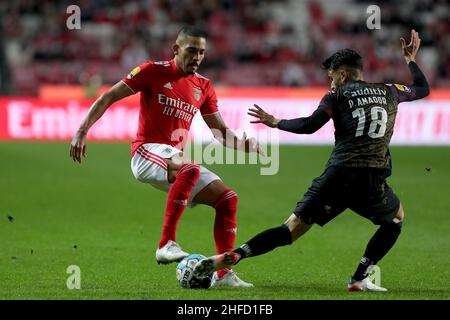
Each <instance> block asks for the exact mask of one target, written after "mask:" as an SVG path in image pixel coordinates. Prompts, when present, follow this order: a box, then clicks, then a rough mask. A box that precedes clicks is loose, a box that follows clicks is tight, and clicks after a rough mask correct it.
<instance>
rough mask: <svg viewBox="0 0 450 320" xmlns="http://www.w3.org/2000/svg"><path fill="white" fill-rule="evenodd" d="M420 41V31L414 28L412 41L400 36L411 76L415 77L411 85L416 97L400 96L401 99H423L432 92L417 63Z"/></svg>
mask: <svg viewBox="0 0 450 320" xmlns="http://www.w3.org/2000/svg"><path fill="white" fill-rule="evenodd" d="M420 41H421V40H420V37H419V33H418V32H416V31H415V30H414V29H413V30H411V41H410V42H409V44H406V41H405V39H404V38H400V43H401V46H402V52H403V56H404V58H405V61H406V63H407V64H408V68H409V71H410V72H411V76H412V78H413V84H412V85H411V87H412V88H413V89H414V90H413V93H414V97H412V98H408V97H406V98H405V99H402V98H401V97H400V99H399V100H401V101H407V100H416V99H421V98H424V97H426V96H428V95H429V94H430V87H429V85H428V82H427V79H426V77H425V75H424V74H423V72H422V71H421V70H420V68H419V66H418V65H417V63H416V54H417V51H418V50H419V47H420Z"/></svg>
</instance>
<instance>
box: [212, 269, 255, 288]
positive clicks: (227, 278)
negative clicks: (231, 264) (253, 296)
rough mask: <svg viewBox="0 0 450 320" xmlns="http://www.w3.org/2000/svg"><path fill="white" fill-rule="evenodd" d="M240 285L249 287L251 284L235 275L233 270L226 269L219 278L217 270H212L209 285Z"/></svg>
mask: <svg viewBox="0 0 450 320" xmlns="http://www.w3.org/2000/svg"><path fill="white" fill-rule="evenodd" d="M225 286H228V287H235V288H236V287H240V288H251V287H253V284H251V283H248V282H245V281H243V280H241V279H239V277H238V276H237V274H236V272H234V271H233V270H229V269H227V270H226V274H225V275H224V276H223V277H222V278H220V279H219V277H218V275H217V272H214V274H213V277H212V282H211V287H225Z"/></svg>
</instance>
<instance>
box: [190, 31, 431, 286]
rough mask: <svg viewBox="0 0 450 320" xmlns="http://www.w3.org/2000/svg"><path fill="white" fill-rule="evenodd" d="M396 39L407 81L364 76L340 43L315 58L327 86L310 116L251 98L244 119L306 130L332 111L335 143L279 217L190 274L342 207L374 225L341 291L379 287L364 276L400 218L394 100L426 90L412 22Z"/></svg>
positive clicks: (233, 259)
mask: <svg viewBox="0 0 450 320" xmlns="http://www.w3.org/2000/svg"><path fill="white" fill-rule="evenodd" d="M400 41H401V46H402V50H403V55H404V58H405V60H406V63H407V65H408V68H409V70H410V72H411V75H412V78H413V82H414V83H413V84H412V85H410V86H405V85H400V84H383V83H367V82H365V81H364V79H363V73H362V58H361V56H360V55H359V54H358V53H356V52H355V51H353V50H350V49H344V50H340V51H338V52H336V53H334V54H333V55H332V56H330V57H329V58H328V59H326V60H325V61H324V62H323V64H322V67H323V68H324V69H326V70H327V72H328V77H329V78H330V80H331V91H329V92H328V93H327V94H326V95H325V96H324V97H323V98H322V100H321V102H320V104H319V107H318V108H317V110H315V111H314V113H313V114H312V115H311V116H309V117H305V118H298V119H292V120H279V119H276V118H275V117H273V116H272V115H270V114H268V113H266V112H265V111H264V110H263V109H261V108H260V107H258V106H256V105H255V108H251V109H249V114H250V115H251V116H253V117H255V118H256V120H255V121H252V123H264V124H265V125H267V126H269V127H272V128H278V129H280V130H285V131H289V132H293V133H298V134H311V133H314V132H315V131H317V130H318V129H320V128H321V127H322V126H323V125H324V124H325V123H327V122H328V121H329V120H330V119H333V122H334V127H335V146H334V149H333V152H332V154H331V157H330V159H329V161H328V164H327V165H326V169H325V171H324V172H323V174H322V175H321V176H320V177H318V178H316V179H314V181H313V182H312V185H311V187H310V188H309V189H308V191H307V192H306V193H305V195H304V196H303V198H302V199H301V200H300V201H299V202H298V203H297V206H296V207H295V209H294V212H293V214H292V215H291V216H290V217H289V218H288V219H287V221H286V222H285V223H284V224H282V225H281V226H279V227H276V228H273V229H268V230H266V231H264V232H262V233H259V234H258V235H256V236H255V237H253V238H252V239H250V240H249V241H247V242H246V243H244V244H243V245H242V246H240V247H239V248H237V249H235V250H234V251H231V252H227V253H224V254H220V255H217V256H212V257H209V258H206V259H204V260H201V261H200V262H199V263H198V264H197V265H196V266H195V270H194V273H195V274H197V275H199V276H201V275H204V274H207V273H209V272H212V271H213V270H218V269H221V268H225V267H228V266H230V265H234V264H237V263H238V262H239V261H241V260H242V259H244V258H248V257H254V256H258V255H261V254H264V253H267V252H269V251H271V250H273V249H275V248H277V247H280V246H284V245H288V244H291V243H293V242H294V241H295V240H297V239H298V238H299V237H301V236H302V235H303V234H305V233H306V232H307V231H308V230H309V229H310V228H311V226H312V225H313V224H314V223H316V224H318V225H320V226H324V225H325V224H327V223H328V222H329V221H331V220H332V219H334V218H335V217H336V216H338V215H339V214H340V213H342V212H343V211H344V210H346V209H347V208H350V209H351V210H353V211H354V212H356V213H357V214H359V215H361V216H363V217H364V218H367V219H369V220H370V221H372V222H373V223H374V224H376V225H379V228H378V230H377V231H376V232H375V234H374V235H373V236H372V238H371V239H370V241H369V243H368V244H367V247H366V250H365V252H364V255H363V257H362V258H361V260H360V263H359V265H358V267H357V268H356V270H355V273H354V274H353V276H352V277H351V278H350V280H349V282H348V287H347V288H348V291H387V289H385V288H382V287H380V286H377V285H375V284H374V283H372V282H371V281H370V279H369V272H370V270H371V269H372V268H373V266H374V265H375V264H377V263H378V262H379V261H380V260H381V259H382V258H383V257H384V256H385V255H386V254H387V253H388V252H389V250H390V249H391V248H392V246H393V245H394V244H395V242H396V240H397V238H398V236H399V235H400V232H401V229H402V221H403V218H404V212H403V209H402V206H401V203H400V200H399V199H398V197H397V196H396V195H395V193H394V192H393V190H392V189H391V187H390V186H389V185H388V184H387V183H386V178H387V177H389V176H390V175H391V157H390V154H389V142H390V140H391V137H392V134H393V128H394V123H395V116H396V114H397V105H398V104H399V103H401V102H405V101H413V100H417V99H421V98H424V97H426V96H427V95H428V94H429V87H428V83H427V80H426V78H425V76H424V75H423V73H422V72H421V70H420V69H419V67H418V66H417V64H416V62H415V56H416V53H417V51H418V49H419V46H420V38H419V34H418V33H417V32H415V31H414V30H412V31H411V42H410V43H409V44H408V45H407V44H406V43H405V40H404V39H403V38H401V39H400Z"/></svg>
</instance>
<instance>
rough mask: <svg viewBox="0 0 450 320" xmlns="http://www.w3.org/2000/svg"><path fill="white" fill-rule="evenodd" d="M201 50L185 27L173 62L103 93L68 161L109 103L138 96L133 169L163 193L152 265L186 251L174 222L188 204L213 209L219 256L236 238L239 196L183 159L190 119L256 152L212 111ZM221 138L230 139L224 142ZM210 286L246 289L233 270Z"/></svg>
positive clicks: (141, 69)
mask: <svg viewBox="0 0 450 320" xmlns="http://www.w3.org/2000/svg"><path fill="white" fill-rule="evenodd" d="M205 50H206V34H205V33H204V32H203V31H202V30H200V29H198V28H196V27H184V28H183V29H182V30H181V31H180V32H179V34H178V37H177V39H176V43H175V44H174V45H173V51H174V55H175V56H174V58H173V59H172V60H170V61H161V62H154V61H147V62H145V63H143V64H141V65H139V66H138V67H136V68H134V69H133V70H132V71H131V72H130V74H128V76H127V77H125V78H123V79H122V80H121V81H119V82H118V83H116V84H115V85H114V86H112V87H111V88H110V89H109V90H108V91H107V92H106V93H104V94H103V95H102V96H100V97H99V98H98V99H97V100H96V101H95V102H94V104H93V105H92V107H91V108H90V110H89V112H88V114H87V116H86V118H85V119H84V120H83V122H82V123H81V125H80V128H79V129H78V131H77V133H76V134H75V136H74V138H73V140H72V143H71V146H70V156H71V157H72V158H73V160H74V161H77V162H80V163H81V158H82V156H83V157H85V156H86V136H87V133H88V130H89V128H91V126H92V125H93V124H94V123H95V122H96V121H97V120H98V119H99V118H100V117H101V116H102V115H103V113H104V112H105V111H106V109H107V108H108V107H109V106H110V105H112V104H113V103H114V102H116V101H118V100H120V99H123V98H125V97H127V96H129V95H132V94H136V93H137V92H140V93H141V96H140V113H139V127H138V132H137V137H136V139H135V140H134V141H133V142H132V146H131V157H132V159H131V170H132V172H133V174H134V176H135V177H136V179H137V180H139V181H141V182H144V183H149V184H151V185H152V186H153V187H155V188H158V189H161V190H163V191H167V192H168V196H167V202H166V208H165V213H164V224H163V229H162V234H161V238H160V242H159V246H158V249H157V250H156V260H157V262H158V263H171V262H174V261H180V260H182V259H183V258H184V257H185V256H187V255H188V253H186V252H184V251H183V250H182V249H181V247H180V246H179V245H178V244H177V243H176V242H175V240H176V237H175V236H176V230H177V225H178V221H179V219H180V218H181V215H182V214H183V211H184V209H185V208H186V206H187V205H189V204H206V205H209V206H211V207H213V208H214V209H215V211H216V217H215V222H214V239H215V243H216V252H217V254H221V253H224V252H227V251H230V250H232V249H233V246H234V243H235V238H236V211H237V203H238V196H237V194H236V193H235V192H234V191H233V190H232V189H231V188H229V187H227V186H226V185H225V184H224V183H223V181H222V180H221V179H220V178H219V177H218V176H217V175H215V174H214V173H212V172H211V171H209V170H208V169H206V168H204V167H203V166H200V165H198V164H195V163H193V162H191V161H189V160H188V159H184V158H183V153H182V150H183V147H184V145H185V143H186V138H187V133H188V130H189V128H190V126H191V122H192V119H193V118H194V115H195V114H196V113H197V112H198V111H200V113H201V115H202V117H203V119H204V120H205V122H206V124H207V125H208V127H209V128H210V129H211V131H212V132H213V134H214V136H215V138H216V139H218V140H219V141H221V142H222V143H223V144H224V145H225V146H227V147H231V148H235V149H240V150H245V151H246V152H258V151H259V150H260V149H259V145H258V144H257V143H256V141H255V140H254V139H247V138H246V137H245V135H244V137H243V138H242V139H240V138H238V137H237V136H235V135H234V133H232V132H230V130H229V129H228V128H227V126H226V125H225V123H224V121H223V119H222V117H221V115H220V113H219V110H218V108H217V98H216V94H215V91H214V88H213V86H212V83H211V81H210V80H209V79H207V78H205V77H203V76H201V75H200V74H198V73H197V69H198V67H199V66H200V64H201V62H202V60H203V58H204V55H205ZM225 137H231V141H230V139H225ZM213 285H215V286H219V285H225V286H233V287H250V286H252V284H250V283H246V282H244V281H242V280H241V279H239V278H238V277H237V275H236V273H235V272H234V271H232V270H231V269H225V270H220V271H218V272H216V273H214V275H213Z"/></svg>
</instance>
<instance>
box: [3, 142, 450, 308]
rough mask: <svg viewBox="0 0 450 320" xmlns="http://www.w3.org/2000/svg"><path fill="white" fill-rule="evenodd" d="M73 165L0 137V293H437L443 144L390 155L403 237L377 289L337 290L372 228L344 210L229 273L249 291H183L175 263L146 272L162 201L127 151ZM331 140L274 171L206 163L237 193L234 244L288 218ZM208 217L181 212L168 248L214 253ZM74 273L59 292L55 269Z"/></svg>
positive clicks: (443, 253) (444, 201)
mask: <svg viewBox="0 0 450 320" xmlns="http://www.w3.org/2000/svg"><path fill="white" fill-rule="evenodd" d="M88 152H89V154H88V159H87V161H86V162H85V163H83V164H82V165H81V166H80V165H79V164H76V163H73V162H72V160H71V159H70V158H69V147H68V144H67V143H5V142H3V143H0V173H1V174H0V299H258V300H264V299H273V300H275V299H449V298H450V148H448V147H392V149H391V152H392V156H393V161H394V162H393V163H394V173H393V176H392V177H391V178H390V179H389V180H388V181H389V183H390V185H391V186H392V187H393V188H394V190H395V192H396V193H397V195H398V196H399V197H400V199H401V200H402V203H403V206H404V209H405V214H406V217H405V223H404V228H403V233H402V235H401V236H400V238H399V240H398V242H397V244H396V246H395V247H394V248H393V249H392V250H391V252H389V254H388V255H387V256H386V257H385V258H384V259H383V260H382V261H381V262H380V264H379V266H380V267H381V283H382V285H383V286H385V287H387V288H388V289H390V291H389V292H387V293H376V294H375V293H369V294H367V293H361V294H360V293H348V292H346V290H345V289H346V283H347V280H348V277H349V276H350V274H351V273H352V272H353V271H354V268H355V267H356V265H357V263H358V261H359V258H360V256H361V254H362V253H363V251H364V248H365V246H366V243H367V241H368V239H369V238H370V237H371V236H372V234H373V233H374V232H375V230H376V226H374V225H372V224H371V223H370V222H369V221H368V220H365V219H363V218H361V217H359V216H357V215H356V214H354V213H352V212H350V211H347V212H345V213H344V214H342V215H341V216H339V217H338V218H336V219H335V220H334V221H332V222H331V223H330V224H328V225H327V226H325V227H323V228H320V227H318V226H314V227H313V228H312V229H311V230H310V231H309V233H307V234H306V235H305V236H304V237H303V238H301V239H300V240H298V241H297V242H295V243H294V244H293V245H292V246H287V247H283V248H278V249H276V250H275V251H273V252H271V253H269V254H267V255H264V256H259V257H255V258H252V259H248V260H245V261H243V262H242V263H241V264H239V265H238V266H237V267H236V268H235V270H236V271H237V272H238V274H239V275H240V276H241V277H242V279H244V280H246V281H249V282H252V283H254V285H255V287H254V288H251V289H231V288H211V289H208V290H189V289H182V288H180V287H179V286H178V284H177V281H176V278H175V267H176V264H171V265H157V264H156V261H155V258H154V254H155V249H156V245H157V243H158V239H159V235H160V232H161V225H162V221H163V210H164V205H165V196H166V195H165V194H164V193H162V192H160V191H158V190H155V189H152V188H150V187H149V186H148V185H145V184H143V183H140V182H138V181H136V180H135V179H134V177H133V176H132V173H131V170H130V159H129V145H128V144H112V143H111V144H97V143H90V144H89V146H88ZM330 152H331V146H322V147H316V146H310V147H306V146H284V147H281V149H280V155H281V156H280V171H279V173H278V174H277V175H274V176H261V175H259V167H258V166H257V165H214V166H209V168H210V169H212V170H213V171H214V172H216V173H217V174H219V175H220V176H221V177H222V179H223V180H224V181H225V182H226V183H227V184H228V185H229V186H231V187H232V188H233V189H234V190H235V191H237V193H238V194H239V197H240V198H239V199H240V200H239V212H238V236H237V243H236V244H237V245H238V244H241V243H242V242H244V241H246V240H248V239H249V238H250V237H252V236H254V235H255V234H256V233H258V232H260V231H263V230H265V229H267V228H269V227H274V226H277V225H279V224H281V223H282V222H284V221H285V219H286V218H287V217H288V216H289V215H290V213H291V210H292V209H293V207H294V206H295V204H296V202H297V200H298V199H299V198H300V197H301V196H302V195H303V193H304V192H305V191H306V189H307V187H308V186H309V185H310V183H311V180H312V179H313V178H314V177H316V176H318V175H319V174H321V172H322V170H323V168H324V165H325V163H326V161H327V159H328V156H329V154H330ZM213 218H214V213H213V210H212V209H211V208H209V207H206V206H199V207H197V208H195V209H188V210H186V212H185V214H184V216H183V218H182V219H181V221H180V225H179V232H178V235H177V241H178V242H179V243H180V244H181V245H182V247H183V249H185V250H187V251H189V252H192V253H202V254H204V255H211V254H213V253H214V242H213V236H212V226H213ZM70 265H77V266H79V267H80V269H81V289H80V290H69V289H67V287H66V280H67V278H68V277H69V274H67V273H66V269H67V267H68V266H70Z"/></svg>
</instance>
